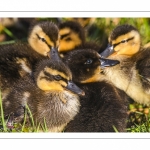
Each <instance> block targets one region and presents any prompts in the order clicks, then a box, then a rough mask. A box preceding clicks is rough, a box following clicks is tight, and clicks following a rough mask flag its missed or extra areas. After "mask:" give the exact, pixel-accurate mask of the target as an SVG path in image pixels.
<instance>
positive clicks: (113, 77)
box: [101, 24, 150, 105]
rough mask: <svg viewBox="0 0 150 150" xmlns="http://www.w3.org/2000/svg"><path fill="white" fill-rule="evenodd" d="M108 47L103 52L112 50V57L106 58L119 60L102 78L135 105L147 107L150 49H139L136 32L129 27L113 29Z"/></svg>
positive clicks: (133, 28)
mask: <svg viewBox="0 0 150 150" xmlns="http://www.w3.org/2000/svg"><path fill="white" fill-rule="evenodd" d="M109 43H110V47H109V48H110V49H106V50H105V51H104V52H105V53H107V52H108V51H109V52H112V50H114V53H113V54H112V55H110V56H109V57H108V58H110V59H115V60H119V61H120V64H118V65H116V66H114V67H111V68H105V69H104V74H105V76H106V77H107V79H109V80H110V81H111V82H112V83H113V84H114V85H115V86H116V87H118V88H119V89H121V90H123V91H125V92H126V93H127V94H128V95H129V96H130V97H131V98H132V99H133V100H134V101H136V102H138V103H141V104H146V105H149V104H150V83H149V79H150V76H149V72H150V69H149V61H150V59H149V55H150V48H149V47H148V48H147V47H145V48H142V46H141V37H140V34H139V31H138V30H137V29H136V28H135V27H133V26H132V25H128V24H125V25H120V26H118V27H116V28H115V29H114V30H113V31H112V33H111V34H110V37H109ZM109 52H108V53H107V54H109ZM101 55H103V54H101ZM107 56H108V55H105V56H104V57H107Z"/></svg>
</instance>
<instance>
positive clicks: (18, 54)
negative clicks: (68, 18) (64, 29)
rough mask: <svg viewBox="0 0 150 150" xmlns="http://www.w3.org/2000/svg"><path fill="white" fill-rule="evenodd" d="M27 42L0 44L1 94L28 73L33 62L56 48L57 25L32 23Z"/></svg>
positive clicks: (57, 42) (42, 22)
mask: <svg viewBox="0 0 150 150" xmlns="http://www.w3.org/2000/svg"><path fill="white" fill-rule="evenodd" d="M28 43H29V44H28ZM28 43H21V42H20V43H14V44H6V45H0V56H1V57H0V87H1V90H2V94H3V95H5V92H4V91H7V88H9V87H11V85H12V84H13V83H14V82H16V80H18V79H20V78H22V77H24V76H25V75H26V74H29V75H30V74H31V73H32V71H33V70H34V67H35V64H36V63H37V62H38V61H39V60H42V59H45V58H47V57H48V53H49V51H50V50H51V49H57V47H58V44H59V31H58V27H57V26H56V25H55V24H54V23H53V22H50V21H39V22H36V23H34V24H32V25H31V27H30V29H29V36H28ZM6 93H7V92H6Z"/></svg>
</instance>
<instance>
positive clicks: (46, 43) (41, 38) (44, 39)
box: [36, 34, 51, 49]
mask: <svg viewBox="0 0 150 150" xmlns="http://www.w3.org/2000/svg"><path fill="white" fill-rule="evenodd" d="M36 35H37V37H38V39H39V40H42V41H43V42H44V43H45V44H47V46H48V47H49V48H50V49H51V46H50V45H49V44H48V43H47V41H46V40H45V39H44V38H41V37H40V36H39V35H38V34H36Z"/></svg>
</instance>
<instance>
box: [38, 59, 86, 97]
mask: <svg viewBox="0 0 150 150" xmlns="http://www.w3.org/2000/svg"><path fill="white" fill-rule="evenodd" d="M39 64H40V65H39V66H38V67H37V70H36V71H35V79H36V82H37V86H38V87H39V88H40V89H41V90H43V91H47V92H48V91H56V92H63V91H68V92H71V93H74V94H77V95H84V91H82V90H81V89H80V88H79V87H78V86H76V84H74V83H73V82H72V73H71V71H70V69H69V68H68V67H67V66H66V65H65V64H64V63H63V62H62V61H56V60H55V61H53V60H50V59H48V60H44V61H41V62H40V63H39Z"/></svg>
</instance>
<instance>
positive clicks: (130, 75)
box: [104, 59, 150, 105]
mask: <svg viewBox="0 0 150 150" xmlns="http://www.w3.org/2000/svg"><path fill="white" fill-rule="evenodd" d="M104 74H105V75H106V78H107V79H108V80H109V81H111V82H112V83H113V84H114V85H115V86H116V87H117V88H119V89H121V90H123V91H125V92H126V93H127V94H128V96H130V97H131V98H132V99H133V100H135V101H136V102H138V103H142V104H148V105H149V100H150V95H149V94H147V93H146V92H145V91H144V89H143V87H142V83H141V80H140V76H139V74H138V71H137V70H136V68H135V62H133V61H132V60H131V59H128V61H127V60H126V59H125V60H124V61H121V62H120V64H118V65H116V66H114V67H108V68H105V69H104Z"/></svg>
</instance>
